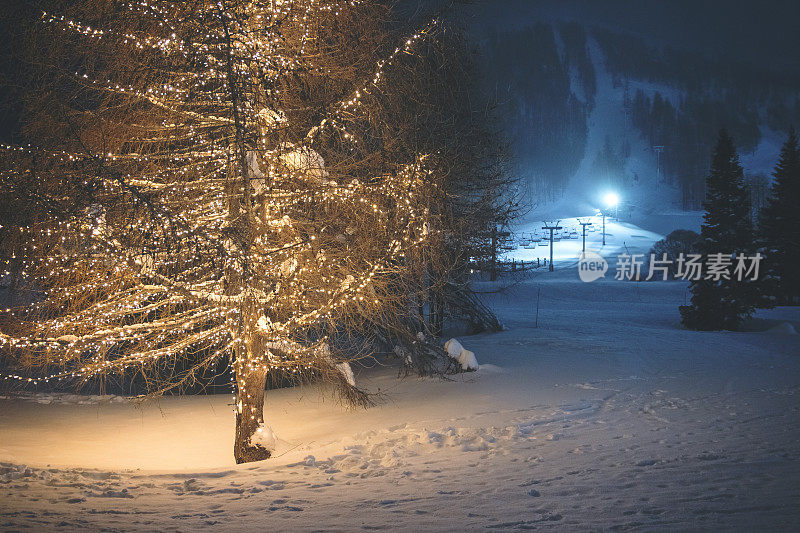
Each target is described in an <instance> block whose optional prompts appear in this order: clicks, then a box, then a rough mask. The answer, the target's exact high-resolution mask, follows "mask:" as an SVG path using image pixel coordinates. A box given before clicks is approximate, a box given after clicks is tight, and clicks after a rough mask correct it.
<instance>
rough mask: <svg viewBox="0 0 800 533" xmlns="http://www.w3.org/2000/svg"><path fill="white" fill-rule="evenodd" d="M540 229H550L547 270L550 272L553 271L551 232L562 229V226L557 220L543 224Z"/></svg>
mask: <svg viewBox="0 0 800 533" xmlns="http://www.w3.org/2000/svg"><path fill="white" fill-rule="evenodd" d="M559 222H560V221H559ZM542 229H546V230H550V266H549V268H548V269H547V270H549V271H550V272H552V271H553V232H554V231H555V230H559V229H564V228H562V227H561V226H559V225H558V222H556V223H555V224H553V225H552V226H550V225H548V224H545V225H544V226H542Z"/></svg>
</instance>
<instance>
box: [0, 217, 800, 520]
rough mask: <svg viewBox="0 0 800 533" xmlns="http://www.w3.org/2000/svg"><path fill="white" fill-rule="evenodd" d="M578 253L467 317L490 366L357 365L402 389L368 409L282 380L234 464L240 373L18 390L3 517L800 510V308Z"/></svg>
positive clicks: (595, 515) (6, 454) (628, 229)
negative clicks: (480, 320)
mask: <svg viewBox="0 0 800 533" xmlns="http://www.w3.org/2000/svg"><path fill="white" fill-rule="evenodd" d="M649 229H654V228H650V227H648V226H645V227H643V228H642V227H638V226H635V225H633V224H631V223H628V222H624V221H623V222H621V223H619V224H617V225H614V224H613V223H612V226H611V227H610V229H609V232H610V233H611V234H612V235H614V236H613V237H612V238H611V239H610V240H609V244H608V247H607V249H604V251H603V253H604V254H606V253H610V252H616V251H618V250H620V249H622V248H623V244H622V241H623V240H624V241H625V245H626V246H627V247H628V248H629V250H630V251H631V252H646V251H647V249H649V246H650V245H651V244H652V242H653V240H654V239H656V238H658V237H659V235H658V234H657V233H651V232H650V231H648V230H649ZM668 229H669V228H666V227H664V228H656V231H658V232H660V233H665V232H666V231H667V230H668ZM593 235H594V236H597V234H596V233H595V234H593ZM638 235H641V236H642V237H641V238H635V237H634V236H638ZM623 237H624V238H623ZM573 242H579V241H570V244H571V243H573ZM559 244H560V243H559ZM542 250H544V248H542ZM574 263H575V260H574V257H570V256H569V253H567V252H566V250H565V251H564V255H563V257H561V258H560V259H559V260H558V261H557V263H556V271H555V272H553V273H548V272H545V271H543V269H541V270H539V271H535V272H534V273H530V272H528V273H525V274H524V275H522V276H521V277H520V278H519V280H518V281H519V283H517V284H514V285H511V286H510V287H509V288H507V289H506V290H505V292H503V293H497V294H487V295H486V299H487V301H489V303H490V304H492V305H493V306H494V308H495V309H496V310H497V311H498V313H499V315H500V317H501V319H502V321H503V322H504V324H505V326H506V328H507V329H506V330H505V331H503V332H501V333H497V334H486V335H478V336H473V337H463V338H461V339H460V340H461V342H462V344H463V345H464V347H465V348H466V349H469V350H471V351H473V352H475V354H476V356H477V358H478V361H479V362H480V363H481V365H482V366H481V368H480V370H479V371H477V372H473V373H466V374H461V375H458V376H456V377H455V378H454V379H453V380H451V381H440V380H433V379H415V378H409V379H406V380H400V381H398V380H397V379H396V369H394V368H385V367H379V366H376V367H374V368H370V369H364V368H362V369H357V370H356V374H357V375H356V378H357V380H358V382H359V384H360V385H362V386H366V387H368V388H371V389H373V390H378V389H380V391H382V392H384V393H385V394H386V401H385V402H384V403H383V404H382V405H380V406H378V407H376V408H372V409H369V410H346V409H343V408H342V407H340V406H338V405H336V404H335V403H332V402H330V401H329V400H326V399H325V396H324V395H323V394H322V393H321V392H320V391H319V390H317V389H316V388H315V387H304V388H296V389H283V390H277V391H268V392H267V400H266V417H267V420H268V422H269V424H270V425H271V426H272V428H273V429H274V430H275V433H276V434H277V436H278V438H279V441H278V452H277V457H275V458H273V459H270V460H268V461H266V462H263V463H257V464H247V465H239V466H237V465H234V464H233V457H232V445H233V413H232V410H231V405H230V404H231V397H230V396H229V395H220V396H195V397H174V398H164V399H162V400H161V401H159V402H158V403H149V404H143V405H137V404H132V403H129V402H121V401H119V398H116V397H114V398H108V397H82V396H74V395H46V396H39V397H30V398H27V399H19V398H4V399H0V529H2V530H21V529H31V530H47V529H66V530H69V529H79V528H80V529H88V530H96V529H101V528H102V529H105V530H108V531H118V530H120V531H121V530H125V531H127V530H149V531H153V530H160V531H163V530H186V531H194V530H199V529H204V528H208V529H217V530H221V531H239V530H254V531H255V530H258V531H263V530H277V531H287V530H298V529H302V530H326V531H328V530H331V531H342V530H354V529H400V528H402V529H405V530H411V531H423V530H451V531H463V530H484V529H495V530H514V529H551V530H552V529H555V530H563V531H585V530H627V529H645V530H651V529H661V530H668V531H676V530H678V531H685V530H697V529H712V530H724V531H727V530H742V531H762V530H776V529H777V530H793V529H794V528H796V527H797V524H798V522H799V521H800V426H799V425H798V420H800V418H799V416H798V415H800V395H799V394H798V386H799V385H800V337H799V336H798V335H796V334H794V335H793V334H792V332H793V330H797V329H798V328H800V309H797V308H794V309H791V308H779V309H775V310H771V311H765V312H761V313H759V315H758V320H755V321H753V322H752V323H751V324H750V325H749V326H750V329H752V330H753V331H751V332H746V333H730V332H717V333H699V332H691V331H687V330H684V329H682V328H681V327H680V326H679V315H678V309H677V306H678V305H679V304H683V303H684V301H685V298H686V284H685V283H682V282H647V283H644V282H642V283H637V282H623V281H615V280H614V279H613V264H612V271H610V272H609V275H607V276H606V278H604V279H600V280H598V281H595V282H593V283H582V282H581V281H580V280H579V279H578V276H577V272H576V269H575V266H574ZM493 288H495V285H491V284H482V285H481V286H480V289H482V290H488V289H493ZM537 301H538V306H537ZM537 307H538V328H537V327H535V325H536V321H537Z"/></svg>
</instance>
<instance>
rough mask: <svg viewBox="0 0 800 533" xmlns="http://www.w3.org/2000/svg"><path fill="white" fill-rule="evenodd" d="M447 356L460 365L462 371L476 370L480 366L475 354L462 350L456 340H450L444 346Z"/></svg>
mask: <svg viewBox="0 0 800 533" xmlns="http://www.w3.org/2000/svg"><path fill="white" fill-rule="evenodd" d="M444 349H445V351H446V352H447V355H448V356H450V357H451V358H452V359H455V360H456V361H458V362H459V363H461V369H462V370H478V368H480V365H479V364H478V360H477V359H476V358H475V354H474V353H472V352H471V351H469V350H467V349H466V348H464V347H463V346H462V345H461V343H460V342H458V340H456V339H450V340H449V341H447V342H446V343H445V344H444Z"/></svg>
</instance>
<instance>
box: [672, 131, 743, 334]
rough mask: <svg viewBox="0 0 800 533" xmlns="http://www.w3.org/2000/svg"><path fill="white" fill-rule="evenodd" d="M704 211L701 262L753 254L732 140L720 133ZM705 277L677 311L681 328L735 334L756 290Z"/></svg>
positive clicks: (693, 286) (734, 281) (694, 283)
mask: <svg viewBox="0 0 800 533" xmlns="http://www.w3.org/2000/svg"><path fill="white" fill-rule="evenodd" d="M703 206H704V207H705V209H706V213H705V215H704V216H703V224H702V227H701V232H700V236H701V240H700V242H699V244H698V247H697V250H698V253H700V254H702V255H703V256H704V259H705V258H708V257H709V256H710V255H711V254H723V255H724V256H728V257H731V256H732V254H742V253H747V252H749V251H750V250H752V249H753V247H754V246H753V237H754V235H753V222H752V219H751V212H750V195H749V193H748V191H747V187H746V186H745V183H744V172H743V170H742V167H741V165H740V164H739V156H738V155H737V153H736V147H735V146H734V144H733V139H732V138H731V137H730V136H729V135H728V133H727V131H726V130H724V129H722V130H721V131H720V132H719V137H718V140H717V146H716V148H715V150H714V155H713V158H712V161H711V170H710V173H709V175H708V178H707V179H706V200H705V202H704V203H703ZM707 278H708V276H707V275H705V273H704V274H703V276H702V277H701V278H700V279H697V280H692V282H691V286H690V290H691V292H692V302H691V305H689V306H685V307H681V315H682V318H683V324H684V325H685V326H686V327H688V328H690V329H696V330H722V329H727V330H738V329H739V327H740V326H741V322H742V320H743V319H744V318H745V317H747V316H749V315H750V314H752V312H753V310H754V301H755V295H754V285H753V284H751V283H746V282H743V281H739V280H737V279H736V278H735V277H734V276H731V277H730V279H724V278H721V279H719V280H714V279H707Z"/></svg>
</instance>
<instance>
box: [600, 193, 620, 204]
mask: <svg viewBox="0 0 800 533" xmlns="http://www.w3.org/2000/svg"><path fill="white" fill-rule="evenodd" d="M603 200H604V201H605V203H606V205H607V206H608V207H616V206H617V204H618V203H619V196H617V195H616V194H615V193H613V192H610V193H608V194H606V195H605V197H604V198H603Z"/></svg>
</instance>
